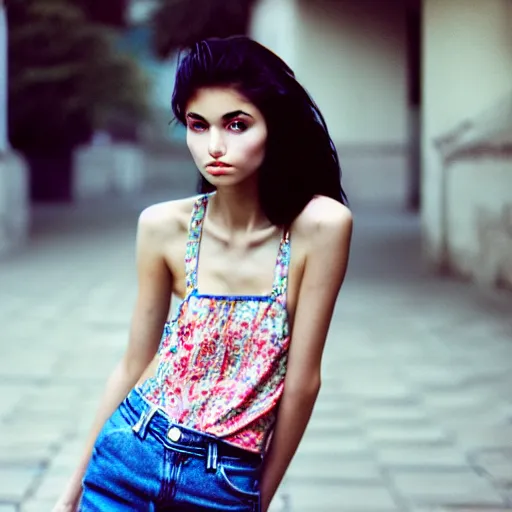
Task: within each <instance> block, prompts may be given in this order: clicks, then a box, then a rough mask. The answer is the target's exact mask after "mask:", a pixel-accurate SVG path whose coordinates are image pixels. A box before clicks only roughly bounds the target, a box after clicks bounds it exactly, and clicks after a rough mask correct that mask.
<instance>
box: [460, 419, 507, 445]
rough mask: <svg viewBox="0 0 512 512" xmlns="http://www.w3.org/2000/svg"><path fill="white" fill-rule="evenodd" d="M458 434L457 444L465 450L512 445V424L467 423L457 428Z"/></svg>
mask: <svg viewBox="0 0 512 512" xmlns="http://www.w3.org/2000/svg"><path fill="white" fill-rule="evenodd" d="M456 436H457V444H458V445H459V446H460V447H461V448H463V449H465V450H484V449H501V448H503V449H508V448H510V447H511V446H512V425H510V424H509V425H497V426H488V427H482V426H480V425H477V426H472V425H471V424H466V425H465V426H464V427H459V428H458V429H457V431H456Z"/></svg>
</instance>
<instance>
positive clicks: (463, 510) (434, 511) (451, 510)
mask: <svg viewBox="0 0 512 512" xmlns="http://www.w3.org/2000/svg"><path fill="white" fill-rule="evenodd" d="M410 512H512V508H508V507H507V508H495V507H479V506H476V507H470V508H467V507H458V506H454V507H450V506H446V507H437V506H434V507H414V509H411V510H410Z"/></svg>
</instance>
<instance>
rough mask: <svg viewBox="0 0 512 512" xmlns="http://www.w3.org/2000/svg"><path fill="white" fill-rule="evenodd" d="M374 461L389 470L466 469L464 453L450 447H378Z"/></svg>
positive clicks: (440, 470)
mask: <svg viewBox="0 0 512 512" xmlns="http://www.w3.org/2000/svg"><path fill="white" fill-rule="evenodd" d="M375 453H376V460H377V461H378V462H379V463H380V464H381V465H382V466H383V467H384V468H390V469H398V468H400V469H411V470H414V469H429V470H432V471H439V472H443V471H446V470H447V469H462V468H467V467H468V465H469V463H468V460H467V457H466V455H465V453H464V452H463V451H461V450H457V449H455V448H453V447H450V446H446V447H445V446H402V447H399V446H393V447H389V446H386V447H383V446H380V447H378V448H376V449H375Z"/></svg>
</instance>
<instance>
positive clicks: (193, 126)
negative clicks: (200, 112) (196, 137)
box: [188, 123, 206, 132]
mask: <svg viewBox="0 0 512 512" xmlns="http://www.w3.org/2000/svg"><path fill="white" fill-rule="evenodd" d="M188 126H189V128H190V129H191V130H194V131H195V132H202V131H203V130H205V129H206V126H205V125H204V124H203V123H189V125H188Z"/></svg>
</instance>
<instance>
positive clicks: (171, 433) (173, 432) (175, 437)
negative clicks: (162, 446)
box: [167, 427, 181, 443]
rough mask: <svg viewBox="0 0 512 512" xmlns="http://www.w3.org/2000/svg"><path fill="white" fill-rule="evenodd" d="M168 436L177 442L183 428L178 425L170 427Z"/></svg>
mask: <svg viewBox="0 0 512 512" xmlns="http://www.w3.org/2000/svg"><path fill="white" fill-rule="evenodd" d="M167 437H168V438H169V439H170V440H171V441H173V442H175V443H176V442H178V441H179V440H180V437H181V430H180V429H179V428H178V427H172V428H171V429H169V432H167Z"/></svg>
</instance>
